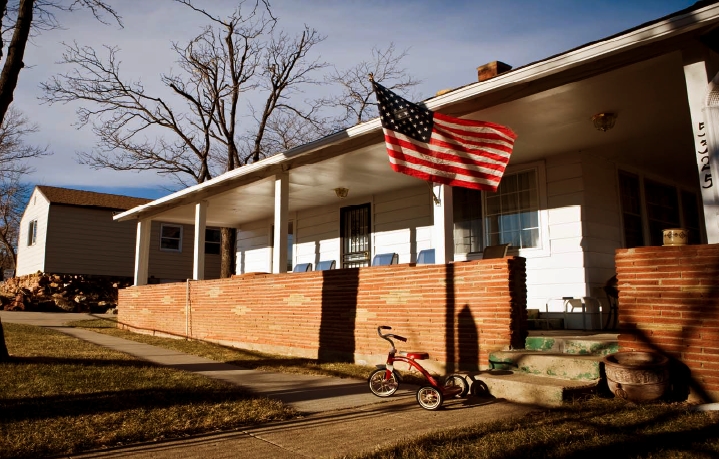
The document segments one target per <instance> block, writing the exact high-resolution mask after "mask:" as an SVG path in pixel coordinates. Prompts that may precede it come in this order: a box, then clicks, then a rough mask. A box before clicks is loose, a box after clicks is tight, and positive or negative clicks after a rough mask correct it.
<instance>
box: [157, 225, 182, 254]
mask: <svg viewBox="0 0 719 459" xmlns="http://www.w3.org/2000/svg"><path fill="white" fill-rule="evenodd" d="M160 250H163V251H167V252H182V225H171V224H169V223H163V224H161V225H160Z"/></svg>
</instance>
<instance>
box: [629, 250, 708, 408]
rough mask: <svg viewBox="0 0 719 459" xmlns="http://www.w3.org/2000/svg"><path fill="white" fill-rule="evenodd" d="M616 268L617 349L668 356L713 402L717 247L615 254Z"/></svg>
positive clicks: (696, 390) (700, 393)
mask: <svg viewBox="0 0 719 459" xmlns="http://www.w3.org/2000/svg"><path fill="white" fill-rule="evenodd" d="M616 265H617V279H618V281H619V283H618V286H619V327H620V330H621V334H620V335H619V345H620V347H621V349H622V350H653V351H656V352H661V353H663V354H665V355H667V356H669V357H671V358H672V359H674V362H675V363H677V364H679V365H680V366H678V367H676V368H675V370H676V371H678V372H681V371H682V369H684V370H688V372H689V374H688V378H687V384H688V385H689V387H688V389H690V390H691V392H692V394H693V395H696V396H698V397H699V398H703V399H709V400H719V244H712V245H688V246H677V247H641V248H635V249H624V250H618V251H617V253H616Z"/></svg>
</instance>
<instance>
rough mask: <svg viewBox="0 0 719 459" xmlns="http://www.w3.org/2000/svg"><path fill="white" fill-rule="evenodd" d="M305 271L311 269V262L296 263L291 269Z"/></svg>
mask: <svg viewBox="0 0 719 459" xmlns="http://www.w3.org/2000/svg"><path fill="white" fill-rule="evenodd" d="M307 271H312V263H297V264H296V265H295V269H293V270H292V272H293V273H306V272H307Z"/></svg>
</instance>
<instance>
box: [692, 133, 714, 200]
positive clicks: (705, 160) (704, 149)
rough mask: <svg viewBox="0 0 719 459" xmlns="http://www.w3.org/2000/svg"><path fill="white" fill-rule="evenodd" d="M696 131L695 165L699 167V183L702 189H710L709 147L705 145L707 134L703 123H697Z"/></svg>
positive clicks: (711, 184) (711, 185) (712, 184)
mask: <svg viewBox="0 0 719 459" xmlns="http://www.w3.org/2000/svg"><path fill="white" fill-rule="evenodd" d="M698 127H699V129H698V130H697V137H698V138H697V141H696V145H697V146H698V149H697V164H698V165H699V183H700V185H701V187H702V188H704V189H707V188H712V187H713V186H714V183H713V181H712V173H711V167H710V166H709V145H708V144H707V133H706V129H705V125H704V123H703V122H700V123H699V126H698Z"/></svg>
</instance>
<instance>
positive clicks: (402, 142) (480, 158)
mask: <svg viewBox="0 0 719 459" xmlns="http://www.w3.org/2000/svg"><path fill="white" fill-rule="evenodd" d="M433 122H434V126H433V128H432V136H431V138H430V141H429V143H426V142H422V141H418V140H415V139H413V138H411V137H408V136H406V135H403V134H401V133H398V132H395V131H392V130H390V129H386V128H385V129H383V131H384V138H385V143H386V145H387V153H388V154H389V160H390V164H391V166H392V169H393V170H395V171H396V172H401V173H403V174H407V175H411V176H413V177H417V178H420V179H422V180H428V181H431V182H434V183H442V184H445V185H451V186H457V187H464V188H473V189H476V190H490V191H496V190H497V187H498V186H499V182H500V180H501V179H502V175H503V174H504V169H505V168H506V167H507V163H508V162H509V156H510V155H511V153H512V148H513V147H514V140H515V139H516V138H517V135H516V134H515V133H514V132H513V131H512V130H511V129H509V128H507V127H504V126H501V125H499V124H495V123H489V122H485V121H475V120H465V119H460V118H453V117H450V116H447V115H443V114H441V113H434V114H433Z"/></svg>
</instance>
